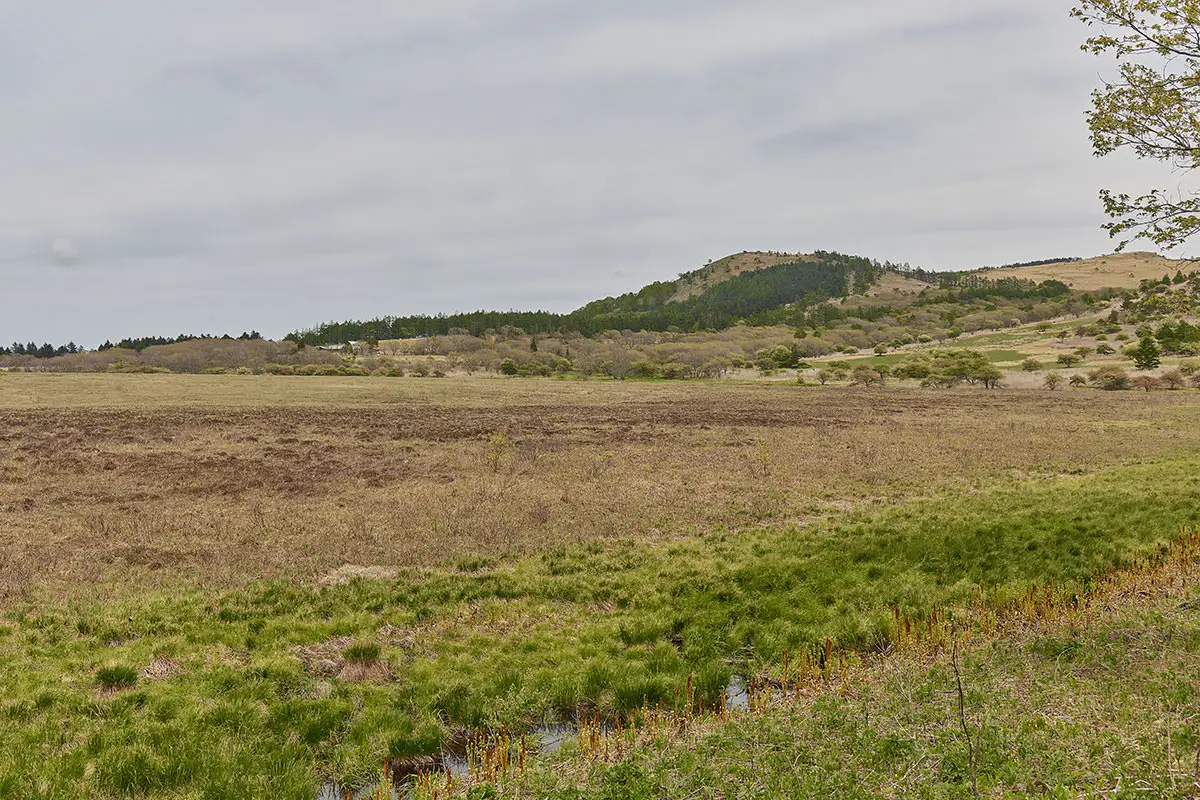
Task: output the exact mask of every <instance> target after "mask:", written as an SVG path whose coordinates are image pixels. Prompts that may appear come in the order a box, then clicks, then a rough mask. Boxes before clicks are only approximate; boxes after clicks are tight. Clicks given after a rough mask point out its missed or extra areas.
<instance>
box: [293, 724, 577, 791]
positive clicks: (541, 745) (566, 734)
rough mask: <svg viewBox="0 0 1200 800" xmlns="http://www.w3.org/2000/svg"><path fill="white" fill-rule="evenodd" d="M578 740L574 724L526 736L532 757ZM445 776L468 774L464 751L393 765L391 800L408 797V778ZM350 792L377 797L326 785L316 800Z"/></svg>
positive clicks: (545, 727) (371, 788) (370, 788)
mask: <svg viewBox="0 0 1200 800" xmlns="http://www.w3.org/2000/svg"><path fill="white" fill-rule="evenodd" d="M578 736H579V727H578V726H577V725H575V724H574V723H570V722H564V723H560V724H557V725H542V726H538V727H536V728H534V729H533V730H532V731H530V732H529V734H528V736H527V738H526V742H527V743H528V745H529V750H530V752H532V753H538V754H541V755H552V754H554V753H557V752H559V751H560V750H562V747H563V745H564V744H566V743H567V742H570V741H573V740H574V739H576V738H577V737H578ZM447 772H449V773H450V774H451V775H453V776H454V777H455V778H460V777H465V776H467V775H469V774H470V772H471V766H470V764H469V763H468V762H467V757H466V752H465V747H464V748H463V749H462V751H459V752H455V751H451V750H443V751H442V752H441V753H439V754H438V755H437V756H434V757H433V758H430V759H429V760H428V762H427V763H424V764H411V763H409V764H405V765H404V766H400V765H397V766H396V767H395V768H394V771H393V774H392V780H393V782H394V785H393V787H392V790H391V795H390V797H391V800H406V798H409V797H411V796H412V793H411V791H410V789H409V782H410V780H409V779H411V778H415V777H417V776H419V775H428V774H443V775H444V774H445V773H447ZM347 791H349V792H350V797H351V798H352V800H373V799H374V798H375V797H377V796H378V792H379V786H378V784H373V785H370V786H366V787H363V788H360V789H349V790H347V788H346V787H344V786H339V785H338V784H336V783H326V784H324V785H323V786H322V787H321V791H320V792H319V793H318V794H317V800H346V792H347Z"/></svg>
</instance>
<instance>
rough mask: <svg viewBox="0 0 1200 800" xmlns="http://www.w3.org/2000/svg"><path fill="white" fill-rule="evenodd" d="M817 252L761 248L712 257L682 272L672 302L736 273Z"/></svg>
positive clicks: (798, 259)
mask: <svg viewBox="0 0 1200 800" xmlns="http://www.w3.org/2000/svg"><path fill="white" fill-rule="evenodd" d="M817 260H819V259H818V258H817V256H815V255H813V254H811V253H771V252H765V251H762V250H753V251H751V250H746V251H743V252H741V253H734V254H733V255H730V256H725V257H724V258H721V259H718V260H716V261H711V262H709V263H708V264H707V265H705V266H704V267H702V268H700V269H698V270H695V271H693V272H685V273H684V274H682V275H680V276H679V280H677V281H675V293H674V294H672V295H671V298H670V301H671V302H675V303H678V302H682V301H684V300H689V299H691V298H693V297H696V296H697V295H701V294H704V293H705V292H706V291H708V290H709V289H711V288H712V287H714V286H716V285H717V284H718V283H723V282H725V281H727V280H730V279H732V278H736V277H737V276H739V275H743V274H745V273H747V272H758V271H760V270H764V269H770V268H771V267H778V266H780V265H782V264H795V263H798V262H801V261H817Z"/></svg>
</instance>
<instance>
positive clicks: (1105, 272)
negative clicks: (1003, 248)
mask: <svg viewBox="0 0 1200 800" xmlns="http://www.w3.org/2000/svg"><path fill="white" fill-rule="evenodd" d="M1195 268H1196V262H1195V261H1181V260H1176V259H1170V258H1164V257H1163V256H1160V255H1158V254H1157V253H1147V252H1137V253H1112V254H1109V255H1103V256H1096V257H1095V258H1085V259H1084V260H1082V261H1072V262H1067V263H1061V264H1039V265H1037V266H1031V267H1008V268H1004V269H982V270H978V274H980V275H982V276H984V277H987V278H989V279H992V280H999V279H1003V278H1020V279H1021V280H1029V281H1036V282H1038V283H1041V282H1042V281H1047V280H1055V281H1062V282H1063V283H1065V284H1066V285H1067V286H1069V287H1071V288H1072V289H1075V290H1077V291H1081V292H1094V291H1097V290H1099V289H1108V288H1117V289H1136V288H1137V286H1138V284H1139V283H1141V282H1142V281H1143V280H1158V279H1159V278H1161V277H1162V276H1163V275H1164V274H1170V275H1174V274H1175V273H1176V272H1177V271H1179V270H1183V271H1184V272H1190V271H1191V270H1194V269H1195Z"/></svg>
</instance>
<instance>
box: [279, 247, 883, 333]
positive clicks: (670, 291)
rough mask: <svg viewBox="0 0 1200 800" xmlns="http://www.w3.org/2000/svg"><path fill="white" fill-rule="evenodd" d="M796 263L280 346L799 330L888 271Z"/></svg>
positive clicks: (330, 329)
mask: <svg viewBox="0 0 1200 800" xmlns="http://www.w3.org/2000/svg"><path fill="white" fill-rule="evenodd" d="M797 259H798V260H796V261H793V262H790V263H784V264H778V265H775V266H770V267H767V268H765V269H759V270H756V271H750V272H743V273H741V274H739V275H736V276H734V277H731V278H729V279H727V280H723V281H721V282H719V283H716V284H714V285H711V286H709V287H708V288H707V289H706V290H705V291H703V292H702V293H700V294H697V295H694V296H691V297H688V298H687V299H684V300H673V299H672V298H673V297H674V296H676V294H677V293H678V292H679V289H680V286H681V282H683V281H685V280H694V279H695V276H696V273H688V274H686V275H684V276H681V277H680V279H679V280H675V281H660V282H657V283H652V284H650V285H648V286H645V287H643V288H642V289H641V290H640V291H637V292H630V293H628V294H623V295H620V296H618V297H606V298H604V299H603V300H596V301H594V302H591V303H588V304H587V305H585V306H584V307H583V308H580V309H577V310H576V311H573V312H571V313H569V314H555V313H551V312H547V311H476V312H472V313H467V314H446V315H438V316H425V315H418V316H409V317H383V318H381V319H374V320H368V321H365V322H360V321H350V322H330V323H325V324H323V325H318V326H316V327H314V328H310V329H308V330H301V331H296V332H295V333H292V334H289V335H288V337H287V338H289V339H292V340H294V341H303V342H305V343H306V344H331V343H342V342H348V341H358V340H366V339H405V338H410V337H413V336H432V335H446V334H449V333H454V332H465V333H470V334H472V335H475V336H478V335H480V334H482V333H483V332H484V331H486V330H488V329H492V330H499V329H500V328H502V327H504V326H506V325H507V326H512V327H516V328H520V329H522V330H524V331H526V332H527V333H548V332H550V331H576V332H579V333H581V334H583V335H585V336H590V335H593V334H596V333H600V332H602V331H606V330H650V331H665V330H670V329H678V330H681V331H695V330H704V329H720V328H727V327H729V326H731V325H735V324H737V323H738V322H742V321H744V322H747V323H749V324H752V325H766V324H773V323H779V322H786V323H788V324H800V323H802V322H803V318H804V311H805V309H808V308H812V307H813V306H817V305H819V304H821V303H824V302H825V301H826V300H829V299H832V298H840V297H847V296H850V295H851V294H852V293H854V294H861V293H863V292H865V291H866V290H867V289H869V288H870V287H871V286H873V285H874V284H875V282H876V281H877V280H878V279H879V277H880V276H881V275H882V274H883V273H884V272H885V271H887V270H888V269H889V268H891V265H884V264H880V263H879V262H875V261H871V260H870V259H866V258H861V257H858V256H847V255H843V254H841V253H831V252H824V251H818V252H816V253H813V254H812V255H808V256H803V257H797Z"/></svg>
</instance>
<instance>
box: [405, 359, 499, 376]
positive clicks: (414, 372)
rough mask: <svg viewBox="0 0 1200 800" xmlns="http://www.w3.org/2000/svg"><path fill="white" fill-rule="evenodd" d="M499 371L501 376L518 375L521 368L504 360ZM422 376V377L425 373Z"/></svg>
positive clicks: (415, 370)
mask: <svg viewBox="0 0 1200 800" xmlns="http://www.w3.org/2000/svg"><path fill="white" fill-rule="evenodd" d="M499 371H500V374H501V375H518V374H520V372H521V368H520V367H518V366H517V362H516V361H514V360H513V359H511V358H506V359H504V360H503V361H501V362H500V367H499ZM413 374H414V375H416V374H417V369H416V367H414V368H413ZM422 374H423V375H424V374H425V373H422Z"/></svg>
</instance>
